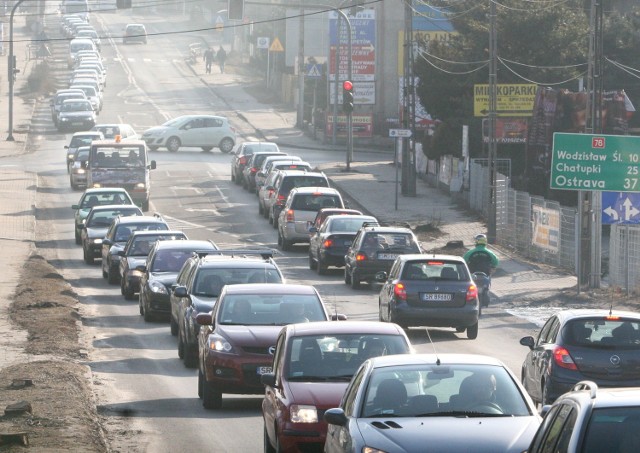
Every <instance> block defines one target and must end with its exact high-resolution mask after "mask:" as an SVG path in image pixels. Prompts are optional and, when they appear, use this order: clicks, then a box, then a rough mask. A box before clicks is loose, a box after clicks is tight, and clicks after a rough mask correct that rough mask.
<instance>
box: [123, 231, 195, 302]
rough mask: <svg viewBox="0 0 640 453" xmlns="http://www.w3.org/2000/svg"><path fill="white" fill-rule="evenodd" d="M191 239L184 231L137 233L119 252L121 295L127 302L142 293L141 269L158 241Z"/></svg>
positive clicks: (134, 233) (133, 234)
mask: <svg viewBox="0 0 640 453" xmlns="http://www.w3.org/2000/svg"><path fill="white" fill-rule="evenodd" d="M185 239H189V238H188V237H187V235H186V234H184V233H183V232H182V231H172V230H165V231H135V232H133V233H132V234H131V237H130V238H129V240H128V241H127V243H126V245H125V246H124V249H122V250H119V251H118V255H119V256H120V265H119V270H118V273H119V274H120V293H121V294H122V295H123V296H124V298H125V299H126V300H132V299H133V298H134V296H135V294H136V293H138V292H140V277H141V276H142V271H141V269H142V268H143V267H144V263H145V262H146V261H147V257H148V256H149V252H151V249H152V248H153V246H154V245H155V243H156V241H175V240H185Z"/></svg>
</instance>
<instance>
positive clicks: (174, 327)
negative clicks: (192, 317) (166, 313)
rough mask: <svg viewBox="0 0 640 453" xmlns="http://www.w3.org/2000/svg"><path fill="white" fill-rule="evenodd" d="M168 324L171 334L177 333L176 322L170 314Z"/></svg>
mask: <svg viewBox="0 0 640 453" xmlns="http://www.w3.org/2000/svg"><path fill="white" fill-rule="evenodd" d="M169 325H170V326H171V335H173V336H174V337H175V336H176V335H178V323H177V322H176V321H175V320H174V319H173V316H171V320H170V321H169Z"/></svg>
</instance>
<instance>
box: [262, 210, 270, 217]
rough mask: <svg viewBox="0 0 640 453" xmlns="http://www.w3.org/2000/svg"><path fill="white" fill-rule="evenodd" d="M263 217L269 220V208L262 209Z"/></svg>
mask: <svg viewBox="0 0 640 453" xmlns="http://www.w3.org/2000/svg"><path fill="white" fill-rule="evenodd" d="M262 216H263V217H264V218H265V219H268V218H269V211H268V210H267V208H266V207H264V208H263V209H262Z"/></svg>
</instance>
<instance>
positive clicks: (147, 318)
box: [140, 304, 153, 322]
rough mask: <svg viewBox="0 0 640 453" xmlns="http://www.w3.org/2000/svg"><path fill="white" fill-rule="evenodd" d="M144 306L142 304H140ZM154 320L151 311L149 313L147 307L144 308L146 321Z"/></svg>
mask: <svg viewBox="0 0 640 453" xmlns="http://www.w3.org/2000/svg"><path fill="white" fill-rule="evenodd" d="M140 306H141V307H142V304H141V305H140ZM151 321H153V315H152V314H151V313H149V310H147V309H146V307H145V308H144V322H151Z"/></svg>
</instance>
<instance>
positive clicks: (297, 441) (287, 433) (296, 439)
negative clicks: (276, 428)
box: [278, 410, 327, 453]
mask: <svg viewBox="0 0 640 453" xmlns="http://www.w3.org/2000/svg"><path fill="white" fill-rule="evenodd" d="M323 414H324V411H321V410H319V411H318V419H319V420H322V416H323ZM326 436H327V425H326V423H304V424H301V423H291V422H287V423H285V424H284V426H283V427H282V430H281V431H280V433H279V434H278V445H279V446H280V448H281V449H282V451H304V452H309V453H315V452H318V453H320V452H322V451H323V447H324V442H325V438H326Z"/></svg>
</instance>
